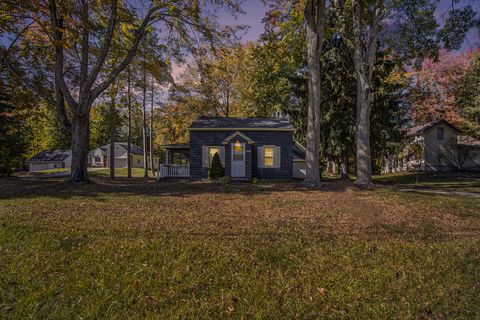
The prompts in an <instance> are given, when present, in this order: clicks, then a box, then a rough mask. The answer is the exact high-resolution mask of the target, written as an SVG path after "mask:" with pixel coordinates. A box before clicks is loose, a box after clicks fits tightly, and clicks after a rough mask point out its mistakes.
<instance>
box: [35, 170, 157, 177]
mask: <svg viewBox="0 0 480 320" xmlns="http://www.w3.org/2000/svg"><path fill="white" fill-rule="evenodd" d="M143 170H144V169H143V168H132V177H134V178H143ZM88 171H89V175H90V176H92V177H109V176H110V168H88ZM69 172H70V169H69V168H59V169H49V170H41V171H35V172H34V173H33V175H49V174H53V173H69ZM148 174H149V176H150V177H153V175H152V171H151V170H149V171H148ZM115 176H116V177H119V178H126V177H127V168H116V169H115Z"/></svg>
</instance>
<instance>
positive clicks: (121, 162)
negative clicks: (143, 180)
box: [88, 142, 159, 168]
mask: <svg viewBox="0 0 480 320" xmlns="http://www.w3.org/2000/svg"><path fill="white" fill-rule="evenodd" d="M127 148H128V143H127V142H115V151H114V152H115V168H127V166H128V163H127ZM130 159H131V163H132V168H143V167H144V166H143V148H141V147H139V146H136V145H134V144H132V145H130ZM109 161H110V144H106V145H104V146H101V147H97V148H95V149H92V150H90V151H89V152H88V165H89V166H90V167H108V166H109V163H110V162H109ZM158 161H159V160H158V157H153V165H154V167H155V168H157V167H158ZM147 165H148V168H150V157H148V164H147Z"/></svg>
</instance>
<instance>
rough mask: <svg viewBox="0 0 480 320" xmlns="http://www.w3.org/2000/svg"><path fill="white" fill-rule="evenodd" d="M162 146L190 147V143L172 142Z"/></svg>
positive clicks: (170, 147) (169, 147)
mask: <svg viewBox="0 0 480 320" xmlns="http://www.w3.org/2000/svg"><path fill="white" fill-rule="evenodd" d="M162 147H164V148H165V149H190V144H189V143H172V144H164V145H163V146H162Z"/></svg>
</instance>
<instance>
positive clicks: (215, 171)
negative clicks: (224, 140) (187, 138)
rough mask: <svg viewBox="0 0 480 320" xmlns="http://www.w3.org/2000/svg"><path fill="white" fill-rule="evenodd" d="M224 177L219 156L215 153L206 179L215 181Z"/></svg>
mask: <svg viewBox="0 0 480 320" xmlns="http://www.w3.org/2000/svg"><path fill="white" fill-rule="evenodd" d="M224 175H225V172H224V171H223V168H222V162H221V161H220V156H219V155H218V153H215V155H214V156H213V159H212V164H211V165H210V168H209V169H208V179H210V180H217V179H220V178H222V177H223V176H224Z"/></svg>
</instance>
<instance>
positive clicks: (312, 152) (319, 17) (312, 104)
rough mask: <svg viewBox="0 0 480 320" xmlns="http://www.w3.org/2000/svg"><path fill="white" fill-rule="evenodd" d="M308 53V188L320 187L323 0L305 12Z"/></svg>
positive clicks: (311, 2)
mask: <svg viewBox="0 0 480 320" xmlns="http://www.w3.org/2000/svg"><path fill="white" fill-rule="evenodd" d="M304 15H305V25H306V29H307V37H306V41H307V54H308V75H309V77H308V122H307V139H306V142H307V153H306V176H305V181H304V184H305V185H306V186H308V187H313V188H316V187H319V186H320V170H319V148H320V86H321V78H320V55H321V53H322V42H323V34H324V29H325V24H324V21H325V1H324V0H308V1H307V3H306V5H305V10H304Z"/></svg>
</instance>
